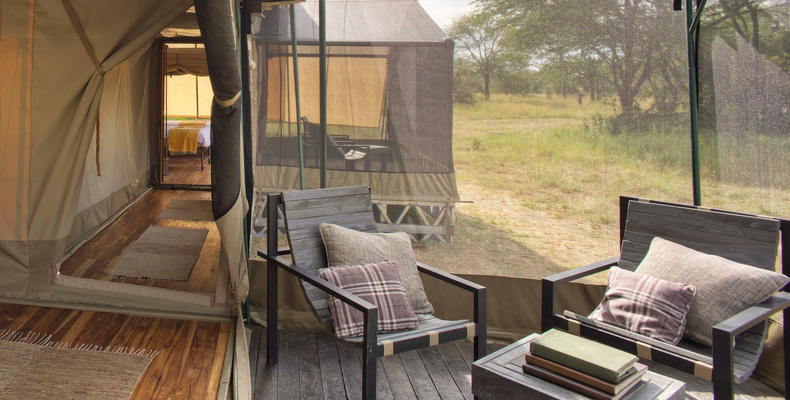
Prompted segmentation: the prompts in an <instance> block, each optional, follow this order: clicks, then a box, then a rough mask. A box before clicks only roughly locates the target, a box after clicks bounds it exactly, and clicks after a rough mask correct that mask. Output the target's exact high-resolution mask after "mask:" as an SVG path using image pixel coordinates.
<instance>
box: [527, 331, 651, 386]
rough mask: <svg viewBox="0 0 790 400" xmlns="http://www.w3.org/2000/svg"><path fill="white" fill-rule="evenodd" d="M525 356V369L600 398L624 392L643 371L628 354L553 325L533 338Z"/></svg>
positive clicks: (542, 377) (634, 382)
mask: <svg viewBox="0 0 790 400" xmlns="http://www.w3.org/2000/svg"><path fill="white" fill-rule="evenodd" d="M525 358H526V363H524V365H523V366H522V369H523V370H524V372H525V373H527V374H530V375H533V376H536V377H538V378H541V379H544V380H547V381H550V382H553V383H555V384H557V385H560V386H563V387H566V388H568V389H571V390H573V391H575V392H578V393H580V394H583V395H585V396H589V397H592V398H594V399H600V400H616V399H619V398H621V397H623V396H625V395H626V394H627V393H629V392H630V391H631V390H632V389H635V388H636V387H638V386H640V384H641V382H642V376H643V375H644V374H645V372H646V371H647V366H646V365H644V364H640V363H638V362H637V360H638V358H637V357H636V356H634V355H632V354H629V353H626V352H624V351H620V350H618V349H615V348H613V347H609V346H607V345H604V344H601V343H598V342H594V341H592V340H588V339H585V338H582V337H578V336H575V335H572V334H569V333H566V332H563V331H558V330H554V329H552V330H550V331H548V332H546V333H544V334H542V335H540V336H539V337H537V338H535V339H533V340H532V341H531V342H530V346H529V350H528V351H527V354H526V355H525Z"/></svg>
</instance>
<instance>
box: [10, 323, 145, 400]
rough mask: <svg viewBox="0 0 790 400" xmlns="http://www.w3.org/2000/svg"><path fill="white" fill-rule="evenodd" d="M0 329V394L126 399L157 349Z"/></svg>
mask: <svg viewBox="0 0 790 400" xmlns="http://www.w3.org/2000/svg"><path fill="white" fill-rule="evenodd" d="M51 337H52V335H43V334H38V333H30V332H28V333H23V332H13V331H6V330H3V331H0V399H4V400H17V399H18V400H28V399H40V400H50V399H52V400H55V399H57V400H62V399H81V400H94V399H95V400H109V399H123V400H128V399H129V397H131V395H132V394H133V393H134V388H135V386H137V382H138V381H139V380H140V377H141V376H142V375H143V372H145V369H146V368H147V367H148V364H150V363H151V360H153V359H154V357H156V355H157V354H158V353H159V352H158V351H150V350H130V349H127V348H117V347H116V348H110V347H100V346H89V345H76V346H72V345H71V344H69V343H62V342H53V341H52V340H51Z"/></svg>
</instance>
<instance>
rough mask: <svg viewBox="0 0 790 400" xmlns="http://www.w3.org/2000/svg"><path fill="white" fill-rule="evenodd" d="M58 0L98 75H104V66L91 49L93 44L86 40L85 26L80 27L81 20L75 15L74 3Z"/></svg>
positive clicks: (68, 0) (67, 0) (69, 0)
mask: <svg viewBox="0 0 790 400" xmlns="http://www.w3.org/2000/svg"><path fill="white" fill-rule="evenodd" d="M60 2H61V3H62V4H63V8H64V9H65V10H66V14H68V16H69V20H71V26H72V27H74V32H76V33H77V36H79V37H80V40H81V41H82V46H83V47H84V48H85V52H86V53H88V57H90V59H91V61H92V62H93V65H94V66H95V67H96V72H98V73H99V75H104V72H105V71H104V68H103V67H102V65H101V62H99V57H96V50H94V49H93V45H92V44H91V42H90V40H88V34H87V33H85V28H83V27H82V22H80V18H79V16H78V15H77V11H76V10H74V5H73V4H71V0H60Z"/></svg>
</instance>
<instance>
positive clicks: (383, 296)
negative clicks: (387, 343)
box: [318, 261, 417, 338]
mask: <svg viewBox="0 0 790 400" xmlns="http://www.w3.org/2000/svg"><path fill="white" fill-rule="evenodd" d="M318 275H319V276H320V277H321V278H323V279H325V280H327V281H329V282H331V283H333V284H335V285H337V286H339V287H341V288H343V289H345V290H348V291H349V292H351V293H353V294H355V295H357V296H359V297H361V298H362V299H363V300H366V301H369V302H371V303H373V304H374V305H376V306H377V307H378V311H379V321H378V332H381V333H383V332H392V331H399V330H404V329H415V328H417V315H415V314H414V309H413V308H412V306H411V304H410V303H409V298H408V297H406V291H405V290H404V289H403V285H402V284H401V282H400V276H399V275H398V269H397V267H396V266H395V262H394V261H383V262H379V263H375V264H365V265H353V266H342V267H330V268H322V269H319V270H318ZM329 310H330V311H331V312H332V318H333V319H334V327H335V335H337V337H339V338H350V337H355V336H360V335H362V333H363V331H364V325H365V324H364V315H363V314H362V312H361V311H359V310H357V309H355V308H353V307H351V306H349V305H348V304H346V303H344V302H343V301H341V300H338V299H336V298H335V297H332V296H330V297H329Z"/></svg>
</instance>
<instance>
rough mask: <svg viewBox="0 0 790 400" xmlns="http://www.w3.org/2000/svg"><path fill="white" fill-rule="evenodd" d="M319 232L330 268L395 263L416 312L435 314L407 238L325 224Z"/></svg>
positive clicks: (405, 236) (401, 235)
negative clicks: (388, 261)
mask: <svg viewBox="0 0 790 400" xmlns="http://www.w3.org/2000/svg"><path fill="white" fill-rule="evenodd" d="M319 229H320V230H321V238H322V239H323V241H324V246H325V247H326V258H327V262H328V263H329V266H330V267H337V266H342V265H363V264H371V263H377V262H381V261H387V260H392V261H395V265H396V266H397V268H398V275H400V279H401V283H402V284H403V287H404V289H406V295H407V296H408V298H409V302H410V303H411V306H412V308H414V312H415V313H418V314H430V313H433V306H432V305H431V303H430V302H428V297H427V296H426V295H425V289H424V288H423V286H422V280H421V279H420V275H419V272H418V271H417V261H416V259H415V257H414V250H412V248H411V239H409V235H408V234H406V233H403V232H397V233H367V232H358V231H355V230H353V229H348V228H344V227H342V226H339V225H334V224H326V223H323V224H320V225H319Z"/></svg>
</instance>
